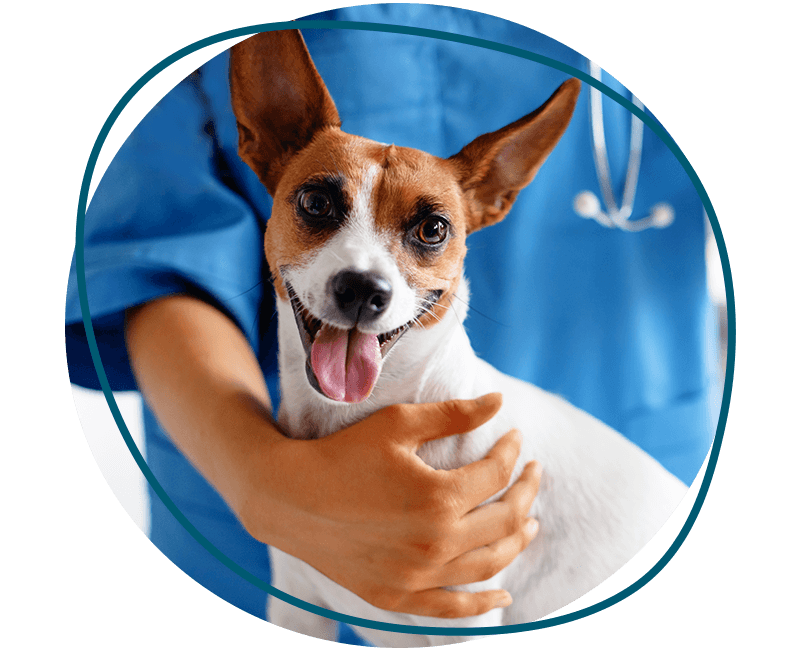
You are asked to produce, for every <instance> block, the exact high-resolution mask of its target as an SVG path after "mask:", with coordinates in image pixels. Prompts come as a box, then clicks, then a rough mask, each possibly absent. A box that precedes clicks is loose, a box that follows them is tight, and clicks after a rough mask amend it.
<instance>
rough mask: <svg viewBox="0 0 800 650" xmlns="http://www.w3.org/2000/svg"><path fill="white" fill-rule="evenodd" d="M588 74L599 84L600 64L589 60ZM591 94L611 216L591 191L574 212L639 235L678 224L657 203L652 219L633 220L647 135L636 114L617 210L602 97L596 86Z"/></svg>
mask: <svg viewBox="0 0 800 650" xmlns="http://www.w3.org/2000/svg"><path fill="white" fill-rule="evenodd" d="M589 72H590V74H591V75H592V77H594V78H595V79H597V80H598V81H600V77H601V75H602V70H601V69H600V66H599V65H597V64H596V63H594V62H592V61H590V62H589ZM589 91H590V96H589V105H590V109H591V120H590V121H591V126H592V142H593V145H594V165H595V170H596V171H597V181H598V183H599V184H600V190H601V192H602V194H603V200H604V201H605V204H606V209H607V211H608V213H607V214H606V213H605V212H603V209H602V205H601V203H600V199H599V198H598V197H597V195H596V194H595V193H594V192H591V191H589V190H585V191H583V192H580V193H579V194H578V195H577V196H576V197H575V199H574V200H573V202H572V207H573V209H574V210H575V213H576V214H577V215H578V216H579V217H583V218H584V219H594V220H595V221H597V223H599V224H600V225H601V226H605V227H606V228H619V229H620V230H625V231H627V232H638V231H640V230H644V229H646V228H666V227H667V226H669V225H670V224H672V223H673V222H674V221H675V210H674V209H673V208H672V206H671V205H670V204H669V203H658V204H656V205H654V206H653V207H652V208H651V209H650V215H649V216H647V217H644V218H642V219H637V220H636V221H630V217H631V214H632V213H633V200H634V198H635V196H636V185H637V183H638V181H639V166H640V164H641V161H642V141H643V136H644V125H643V124H642V121H641V120H640V119H639V118H637V117H636V116H635V115H631V146H630V153H629V154H628V171H627V173H626V174H625V188H624V189H623V192H622V205H621V206H620V207H619V208H617V202H616V199H615V197H614V189H613V187H612V185H611V170H610V167H609V164H608V150H607V149H606V136H605V127H604V125H603V96H602V94H601V93H600V91H599V90H598V89H597V88H595V87H594V86H592V87H591V88H590V89H589ZM631 101H632V102H633V104H634V106H636V107H637V108H639V109H644V104H642V102H640V101H639V99H638V98H637V97H636V96H634V95H631Z"/></svg>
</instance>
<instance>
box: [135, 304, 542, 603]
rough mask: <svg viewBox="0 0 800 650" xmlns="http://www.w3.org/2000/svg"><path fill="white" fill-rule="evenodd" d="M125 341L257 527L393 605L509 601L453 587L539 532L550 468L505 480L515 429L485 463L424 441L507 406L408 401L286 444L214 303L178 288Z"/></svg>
mask: <svg viewBox="0 0 800 650" xmlns="http://www.w3.org/2000/svg"><path fill="white" fill-rule="evenodd" d="M126 335H127V343H128V353H129V355H130V358H131V364H132V367H133V370H134V373H135V375H136V380H137V383H138V385H139V388H140V389H141V391H142V393H143V395H144V397H145V399H146V400H147V402H148V404H149V405H150V407H151V408H152V409H153V411H154V412H155V414H156V416H157V417H158V419H159V422H160V423H161V425H162V426H163V427H164V429H165V430H166V431H167V432H168V433H169V435H170V438H171V439H172V440H173V442H174V443H175V444H176V445H177V446H178V448H179V449H180V450H181V451H182V452H183V454H184V455H185V456H186V457H187V458H188V459H189V460H190V461H191V462H192V464H193V465H194V466H195V467H196V468H197V469H198V470H199V471H200V472H201V473H202V474H203V476H204V477H205V478H206V480H208V481H209V482H210V483H211V484H212V485H213V486H214V487H215V488H216V490H217V491H218V492H219V493H220V494H221V495H222V497H223V498H224V499H225V501H226V502H227V503H228V505H229V506H230V507H231V509H232V510H233V512H234V513H236V515H237V516H238V517H239V519H240V521H241V522H242V524H243V525H244V526H245V528H246V529H247V530H248V531H249V532H250V533H251V534H252V535H253V536H254V537H255V538H256V539H259V540H261V541H262V542H265V543H267V544H272V545H274V546H276V547H278V548H280V549H282V550H284V551H286V552H287V553H290V554H292V555H294V556H296V557H299V558H300V559H302V560H304V561H305V562H307V563H308V564H310V565H311V566H313V567H315V568H316V569H318V570H319V571H321V572H322V573H323V574H325V575H327V576H328V577H329V578H331V579H333V580H335V581H336V582H338V583H339V584H341V585H343V586H344V587H346V588H348V589H350V590H351V591H353V592H354V593H355V594H357V595H359V596H361V597H362V598H363V599H364V600H366V601H367V602H369V603H372V604H373V605H375V606H376V607H380V608H382V609H388V610H395V611H400V612H406V613H409V614H419V615H423V616H434V617H443V618H444V617H447V618H452V617H464V616H471V615H476V614H481V613H483V612H486V611H488V610H490V609H493V608H495V607H502V606H504V605H507V604H509V603H510V602H511V601H510V597H509V595H508V594H507V593H506V592H505V591H501V590H494V591H487V592H483V593H477V594H472V593H467V592H453V591H447V590H445V589H442V587H447V586H454V585H459V584H467V583H470V582H478V581H481V580H485V579H488V578H489V577H491V576H493V575H495V574H496V573H497V572H498V571H499V570H500V569H501V568H503V567H504V566H506V565H508V564H509V563H510V562H511V561H512V560H513V559H514V558H515V557H516V556H517V555H518V554H519V552H520V551H521V550H522V549H523V548H524V547H525V546H526V545H527V544H528V543H529V542H530V540H531V539H532V537H533V536H534V535H535V534H536V523H535V522H529V521H527V515H528V512H529V510H530V505H531V502H532V501H533V499H534V497H535V496H536V491H537V490H538V486H539V475H540V470H539V469H538V467H537V466H536V465H535V464H531V465H528V466H527V467H526V468H525V470H524V471H523V473H522V475H521V476H520V478H519V479H518V480H517V482H516V483H515V484H514V485H513V486H512V487H511V488H510V489H509V490H508V492H506V493H505V494H504V495H503V498H502V499H500V500H499V501H496V502H494V503H491V504H488V505H486V506H483V507H480V508H477V507H476V506H478V504H480V503H482V502H483V501H485V500H486V499H487V498H489V497H491V496H493V495H494V494H497V492H499V491H500V490H502V489H503V488H505V487H506V485H507V484H508V481H509V477H510V476H511V472H512V469H513V467H514V465H515V462H516V460H517V456H518V454H519V444H520V441H519V434H518V433H516V432H510V433H509V434H508V435H506V436H505V437H504V438H502V439H501V440H500V441H499V442H498V443H497V444H496V445H495V447H494V448H493V449H492V450H491V451H490V453H489V454H488V456H487V457H486V458H485V459H484V460H480V461H477V462H475V463H473V464H471V465H467V466H466V467H462V468H461V469H457V470H452V471H442V470H434V469H432V468H431V467H429V466H428V465H426V464H425V463H424V462H422V460H421V459H420V458H419V457H418V456H417V454H416V450H417V448H418V447H419V446H420V445H421V444H423V443H424V442H425V441H428V440H433V439H435V438H440V437H444V436H448V435H456V434H460V433H464V432H466V431H469V430H472V429H474V428H476V427H478V426H480V425H481V424H483V423H484V422H486V421H488V420H489V419H490V418H491V417H492V416H493V415H494V414H495V413H497V411H498V409H499V408H500V403H501V399H500V396H499V395H497V394H492V395H487V396H485V397H483V398H481V399H479V400H471V401H454V402H443V403H436V404H417V405H397V406H391V407H389V408H386V409H383V410H382V411H379V412H377V413H375V414H374V415H372V416H371V417H369V418H367V419H366V420H363V421H362V422H360V423H359V424H356V425H354V426H352V427H349V428H347V429H345V430H343V431H340V432H338V433H335V434H333V435H331V436H328V437H326V438H323V439H321V440H308V441H300V440H290V439H289V438H285V437H284V436H283V435H282V434H281V433H280V432H279V431H278V429H277V428H276V426H275V423H274V422H273V421H272V418H271V407H270V402H269V394H268V392H267V387H266V384H265V383H264V377H263V375H262V372H261V368H260V367H259V365H258V361H257V359H256V358H255V356H254V354H253V351H252V349H251V347H250V344H249V343H248V342H247V339H245V337H244V336H243V335H242V333H241V331H240V330H239V329H238V328H237V327H236V325H235V324H234V323H233V322H232V321H231V320H230V319H229V318H228V317H227V316H225V315H224V314H223V313H222V312H220V311H219V310H218V309H216V308H215V307H213V306H211V305H209V304H207V303H205V302H203V301H201V300H198V299H196V298H193V297H190V296H169V297H166V298H162V299H159V300H155V301H152V302H150V303H147V304H145V305H143V306H141V307H137V308H134V309H130V310H128V312H127V323H126Z"/></svg>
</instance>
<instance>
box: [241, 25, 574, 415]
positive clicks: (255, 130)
mask: <svg viewBox="0 0 800 650" xmlns="http://www.w3.org/2000/svg"><path fill="white" fill-rule="evenodd" d="M579 92H580V83H579V82H578V81H577V80H576V79H570V80H568V81H566V82H565V83H564V84H562V85H561V86H560V87H559V88H558V90H556V92H555V93H554V94H553V95H552V97H550V99H548V100H547V102H545V104H543V105H542V106H541V107H540V108H538V109H537V110H536V111H534V112H533V113H530V114H529V115H526V116H525V117H523V118H521V119H519V120H517V121H516V122H513V123H512V124H509V125H508V126H506V127H504V128H502V129H500V130H499V131H495V132H493V133H487V134H485V135H482V136H480V137H479V138H477V139H475V140H474V141H473V142H471V143H470V144H468V145H467V146H466V147H464V148H463V149H462V150H461V151H460V152H459V153H457V154H456V155H454V156H452V157H450V158H447V159H443V158H438V157H436V156H432V155H430V154H427V153H425V152H423V151H419V150H417V149H408V148H404V147H397V146H394V145H386V144H381V143H378V142H374V141H372V140H367V139H365V138H360V137H358V136H353V135H349V134H346V133H344V132H343V131H341V130H340V128H339V127H340V120H339V115H338V112H337V110H336V106H335V105H334V103H333V100H332V99H331V97H330V95H329V93H328V90H327V89H326V87H325V85H324V83H323V82H322V79H321V78H320V76H319V74H318V72H317V70H316V68H315V67H314V64H313V62H312V60H311V57H310V55H309V53H308V50H307V49H306V47H305V43H304V42H303V39H302V37H301V35H300V32H299V31H296V30H294V31H275V32H266V33H262V34H258V35H256V36H253V37H252V38H249V39H247V40H245V41H242V42H241V43H239V44H238V45H236V46H234V47H233V48H232V50H231V97H232V102H233V108H234V112H235V114H236V120H237V125H238V128H239V154H240V156H241V157H242V159H243V160H244V161H245V162H246V163H247V164H248V165H249V166H250V167H251V168H252V169H253V171H254V172H255V173H256V174H257V175H258V177H259V178H260V179H261V181H262V182H263V183H264V185H265V186H266V188H267V190H268V191H269V193H270V194H271V195H272V197H273V209H272V215H271V217H270V219H269V222H268V225H267V232H266V237H265V251H266V256H267V260H268V262H269V265H270V270H271V271H272V275H273V278H274V283H275V290H276V293H277V295H278V298H279V300H283V301H290V302H291V305H292V307H293V309H294V314H295V320H296V322H297V328H298V334H299V336H300V338H301V340H302V342H303V346H304V349H305V351H306V357H307V364H306V367H307V375H308V379H309V382H310V383H311V385H312V386H313V387H314V388H316V389H317V391H319V392H320V393H321V394H323V395H325V396H326V397H328V398H329V399H332V400H335V401H339V402H360V401H363V400H364V399H366V398H367V397H368V396H369V394H370V393H371V391H372V389H373V387H374V385H375V382H376V381H377V378H378V375H379V374H380V371H381V368H382V365H383V360H384V358H385V357H386V355H387V354H388V352H389V350H390V349H391V348H392V346H393V345H394V344H395V343H396V342H397V340H398V339H399V338H400V337H401V336H403V334H404V333H405V332H406V331H407V330H409V328H412V327H419V328H427V327H431V326H434V325H435V324H436V323H437V322H438V319H439V318H440V317H441V314H442V312H443V311H444V310H445V309H446V308H447V305H448V304H449V298H450V296H451V295H452V294H453V293H454V292H455V290H456V289H457V288H458V283H459V280H460V278H461V270H462V264H463V261H464V256H465V254H466V237H467V235H469V234H470V233H472V232H474V231H476V230H478V229H480V228H483V227H484V226H488V225H491V224H493V223H497V222H498V221H500V220H501V219H502V218H503V217H504V216H505V215H506V213H507V212H508V211H509V209H510V208H511V205H512V203H513V202H514V199H515V198H516V196H517V194H518V193H519V191H520V190H521V189H522V188H523V187H525V186H526V185H527V184H528V183H529V182H530V181H531V180H532V179H533V177H534V175H535V174H536V172H537V170H538V169H539V167H540V166H541V165H542V163H543V162H544V160H545V158H547V156H548V154H549V153H550V152H551V151H552V150H553V148H554V147H555V145H556V143H557V142H558V140H559V139H560V137H561V135H562V134H563V133H564V131H565V130H566V128H567V125H568V124H569V121H570V118H571V116H572V112H573V110H574V107H575V103H576V101H577V98H578V94H579Z"/></svg>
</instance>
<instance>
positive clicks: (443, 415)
mask: <svg viewBox="0 0 800 650" xmlns="http://www.w3.org/2000/svg"><path fill="white" fill-rule="evenodd" d="M502 405H503V396H502V395H501V394H500V393H489V394H488V395H483V396H481V397H476V398H475V399H453V400H448V401H446V402H433V403H430V404H419V405H418V406H419V407H422V408H421V410H420V412H419V417H420V421H419V426H417V427H416V428H415V435H414V442H417V443H419V444H422V443H423V442H428V441H429V440H436V439H438V438H446V437H447V436H453V435H456V434H460V433H467V432H469V431H472V430H474V429H477V428H478V427H479V426H481V425H482V424H485V423H486V422H488V421H489V420H491V419H492V418H493V417H494V416H495V415H496V414H497V412H498V411H499V410H500V407H501V406H502Z"/></svg>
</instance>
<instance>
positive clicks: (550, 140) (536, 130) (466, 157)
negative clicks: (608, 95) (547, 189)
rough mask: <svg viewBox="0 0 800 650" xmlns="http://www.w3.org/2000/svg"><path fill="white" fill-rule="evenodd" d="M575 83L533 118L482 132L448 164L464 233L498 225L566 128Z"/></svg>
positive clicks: (555, 95) (577, 90)
mask: <svg viewBox="0 0 800 650" xmlns="http://www.w3.org/2000/svg"><path fill="white" fill-rule="evenodd" d="M580 91H581V83H580V81H578V80H577V79H568V80H567V81H565V82H564V83H563V84H561V86H559V88H558V90H556V91H555V92H554V93H553V94H552V96H551V97H550V99H548V100H547V101H546V102H545V103H544V104H542V105H541V106H540V107H539V108H537V109H536V110H535V111H534V112H533V113H530V114H529V115H526V116H525V117H523V118H521V119H519V120H517V121H516V122H513V123H511V124H509V125H508V126H506V127H504V128H502V129H500V130H499V131H494V132H493V133H486V134H484V135H482V136H480V137H478V138H476V139H475V140H473V141H472V142H470V143H469V144H468V145H467V146H466V147H464V148H463V149H462V150H461V151H460V152H458V153H457V154H456V155H455V156H452V157H451V158H450V159H449V160H450V162H451V163H453V165H454V166H455V169H456V174H457V175H458V178H459V182H460V183H461V187H462V189H463V191H464V195H465V196H466V198H467V201H468V203H469V208H470V214H469V223H468V226H467V230H468V233H470V232H474V231H476V230H478V229H480V228H483V227H484V226H490V225H492V224H494V223H497V222H498V221H500V220H501V219H502V218H503V217H504V216H506V214H507V213H508V211H509V210H510V209H511V205H512V204H513V203H514V199H516V198H517V194H518V193H519V191H520V190H521V189H522V188H523V187H525V186H526V185H527V184H528V183H530V182H531V180H533V177H534V176H535V175H536V172H537V171H539V168H540V167H541V166H542V163H544V161H545V159H546V158H547V156H548V155H549V154H550V152H551V151H552V150H553V149H554V148H555V146H556V144H557V143H558V141H559V139H560V138H561V136H562V135H563V134H564V131H566V129H567V125H568V124H569V121H570V119H571V118H572V112H573V110H574V109H575V104H576V103H577V101H578V95H579V94H580Z"/></svg>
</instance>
